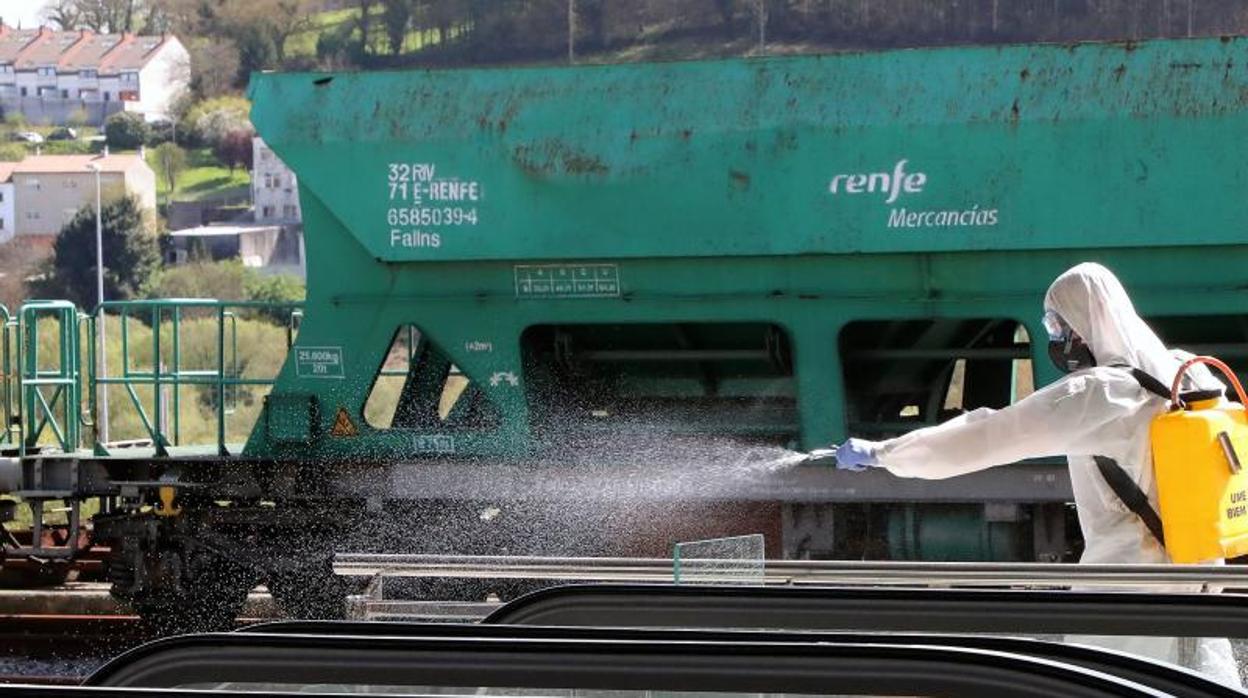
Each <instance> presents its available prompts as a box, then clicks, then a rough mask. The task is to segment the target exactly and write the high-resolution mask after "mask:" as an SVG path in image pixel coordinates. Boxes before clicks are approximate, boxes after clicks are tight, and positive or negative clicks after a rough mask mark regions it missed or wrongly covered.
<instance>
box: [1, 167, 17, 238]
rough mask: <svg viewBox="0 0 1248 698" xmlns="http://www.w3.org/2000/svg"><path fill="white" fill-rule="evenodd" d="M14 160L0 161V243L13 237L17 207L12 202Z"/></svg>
mask: <svg viewBox="0 0 1248 698" xmlns="http://www.w3.org/2000/svg"><path fill="white" fill-rule="evenodd" d="M16 166H17V163H16V162H0V243H3V242H8V241H9V240H12V239H13V234H14V232H15V228H16V227H17V208H16V204H14V202H13V194H14V191H13V168H14V167H16Z"/></svg>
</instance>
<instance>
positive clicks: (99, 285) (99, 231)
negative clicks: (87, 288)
mask: <svg viewBox="0 0 1248 698" xmlns="http://www.w3.org/2000/svg"><path fill="white" fill-rule="evenodd" d="M87 169H89V170H91V171H92V172H94V173H95V293H96V302H97V303H98V305H97V306H96V309H97V314H96V319H95V321H96V325H97V327H96V334H97V336H98V337H99V347H98V348H97V353H98V357H97V358H96V360H97V361H98V362H99V367H98V369H97V371H98V373H97V374H96V375H97V376H98V377H99V378H107V377H108V368H107V363H106V361H105V358H104V346H105V341H104V325H105V322H104V308H103V305H104V215H103V210H102V209H101V208H100V165H99V163H95V162H90V163H87ZM97 380H98V379H97ZM95 390H96V393H97V397H98V402H97V403H96V404H97V405H99V410H98V412H97V414H96V417H95V419H96V425H95V439H96V441H97V442H98V443H101V444H104V443H108V386H107V385H106V384H104V383H97V384H96V387H95Z"/></svg>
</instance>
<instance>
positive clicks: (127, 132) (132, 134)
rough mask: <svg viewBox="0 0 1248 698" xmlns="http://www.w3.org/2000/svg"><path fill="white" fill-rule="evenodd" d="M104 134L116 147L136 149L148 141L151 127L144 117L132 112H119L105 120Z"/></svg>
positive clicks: (109, 142) (110, 143)
mask: <svg viewBox="0 0 1248 698" xmlns="http://www.w3.org/2000/svg"><path fill="white" fill-rule="evenodd" d="M104 135H105V137H107V139H108V144H109V145H110V146H112V147H114V148H121V149H123V150H134V149H136V148H138V147H139V146H141V145H143V144H144V143H146V142H147V139H148V137H149V136H150V135H151V129H150V128H149V127H148V125H147V122H146V121H144V120H143V117H141V116H139V115H138V114H132V113H130V112H124V111H123V112H117V113H116V114H113V115H112V116H110V117H108V120H107V121H105V122H104Z"/></svg>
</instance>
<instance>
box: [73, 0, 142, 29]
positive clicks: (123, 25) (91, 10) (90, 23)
mask: <svg viewBox="0 0 1248 698" xmlns="http://www.w3.org/2000/svg"><path fill="white" fill-rule="evenodd" d="M74 4H75V6H76V7H77V9H78V23H79V25H80V26H82V27H85V28H87V29H90V30H92V31H95V32H100V33H115V34H120V33H122V32H132V31H134V19H135V11H136V10H137V9H138V7H137V5H138V0H75V2H74Z"/></svg>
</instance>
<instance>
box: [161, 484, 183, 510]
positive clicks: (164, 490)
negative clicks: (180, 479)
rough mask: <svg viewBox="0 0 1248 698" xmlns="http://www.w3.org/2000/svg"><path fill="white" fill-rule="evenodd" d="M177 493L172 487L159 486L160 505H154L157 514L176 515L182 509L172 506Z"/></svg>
mask: <svg viewBox="0 0 1248 698" xmlns="http://www.w3.org/2000/svg"><path fill="white" fill-rule="evenodd" d="M176 494H177V490H175V489H174V488H172V487H168V486H165V487H161V488H160V506H159V507H156V515H157V516H177V515H178V514H181V513H182V510H181V509H180V508H178V507H175V506H173V498H174V496H175V495H176Z"/></svg>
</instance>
